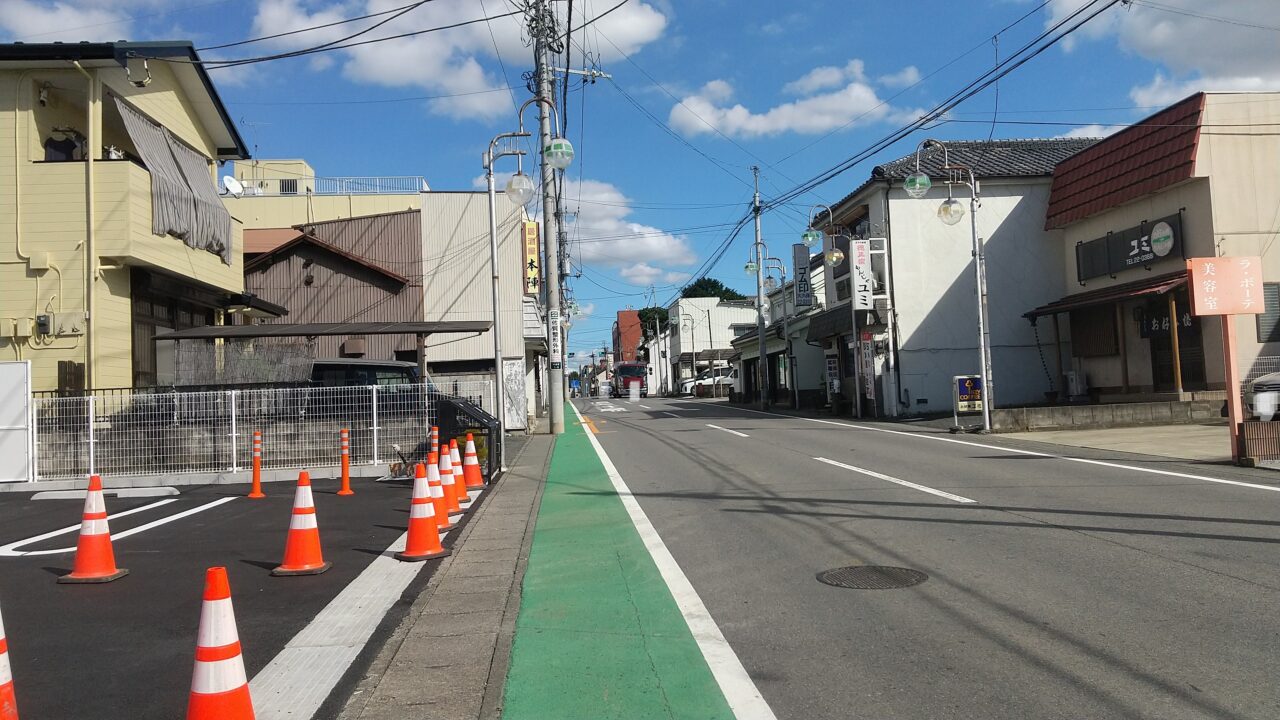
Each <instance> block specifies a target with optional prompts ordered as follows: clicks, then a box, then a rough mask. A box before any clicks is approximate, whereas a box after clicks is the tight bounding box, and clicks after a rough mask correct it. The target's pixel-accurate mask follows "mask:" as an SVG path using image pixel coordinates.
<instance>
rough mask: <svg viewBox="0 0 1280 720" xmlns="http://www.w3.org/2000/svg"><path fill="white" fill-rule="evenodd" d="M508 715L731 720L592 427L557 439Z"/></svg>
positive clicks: (531, 719) (566, 719)
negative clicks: (603, 460)
mask: <svg viewBox="0 0 1280 720" xmlns="http://www.w3.org/2000/svg"><path fill="white" fill-rule="evenodd" d="M566 415H567V416H568V417H569V418H572V417H573V415H572V410H569V411H568V412H567V413H566ZM502 716H503V718H504V720H553V719H554V720H605V719H611V718H637V719H644V720H651V719H653V718H681V719H683V718H700V719H701V718H705V719H707V720H720V719H722V718H723V719H725V720H730V719H731V718H733V717H734V716H733V713H732V712H731V711H730V709H729V705H728V704H727V703H726V701H725V699H724V696H723V694H722V693H721V691H720V687H719V685H717V683H716V681H715V678H714V677H713V676H712V674H711V670H710V669H709V668H708V667H707V663H706V661H705V660H704V659H703V656H702V653H701V652H700V651H699V649H698V645H697V644H696V642H695V641H694V639H693V635H692V634H691V633H690V632H689V627H688V625H687V624H686V623H685V620H684V617H683V616H682V615H681V613H680V609H679V608H678V607H677V606H676V603H675V600H674V599H672V596H671V593H670V591H668V589H667V586H666V584H665V583H664V582H663V580H662V576H661V575H660V574H659V572H658V568H657V566H656V565H655V564H654V562H653V559H652V557H651V556H650V555H649V552H648V550H646V549H645V546H644V544H643V542H642V541H641V539H640V535H639V533H637V532H636V529H635V526H634V525H633V524H632V522H631V518H630V516H629V515H628V514H627V511H626V509H625V508H624V507H623V505H622V500H621V499H620V498H619V497H618V494H617V492H616V491H615V489H614V487H613V484H612V482H610V480H609V476H608V474H607V473H606V472H605V469H604V466H603V465H602V464H601V463H600V459H599V458H598V457H597V456H596V453H595V450H594V449H593V448H592V446H591V442H590V440H589V439H588V438H587V434H586V429H585V428H583V426H582V425H581V423H577V422H573V421H572V420H571V421H570V422H569V423H566V429H565V433H564V435H562V436H560V437H559V438H558V439H557V440H556V446H555V450H554V452H553V453H552V456H551V467H550V471H549V473H548V476H547V482H546V487H545V489H544V490H543V495H542V505H541V507H540V508H539V510H538V518H537V524H536V525H535V527H534V533H533V545H532V548H531V549H530V552H529V562H528V566H527V568H526V570H525V576H524V585H523V594H522V596H521V602H520V614H519V616H518V618H517V620H516V634H515V641H514V643H513V646H512V653H511V664H510V667H509V670H508V672H507V681H506V687H505V690H504V703H503V712H502Z"/></svg>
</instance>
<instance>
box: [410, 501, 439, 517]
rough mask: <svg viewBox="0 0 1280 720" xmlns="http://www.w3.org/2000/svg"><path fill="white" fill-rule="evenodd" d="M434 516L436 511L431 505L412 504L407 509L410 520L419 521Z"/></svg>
mask: <svg viewBox="0 0 1280 720" xmlns="http://www.w3.org/2000/svg"><path fill="white" fill-rule="evenodd" d="M435 516H436V509H435V508H434V507H432V506H431V503H421V504H414V505H412V506H411V507H410V508H409V519H410V520H421V519H422V518H433V517H435Z"/></svg>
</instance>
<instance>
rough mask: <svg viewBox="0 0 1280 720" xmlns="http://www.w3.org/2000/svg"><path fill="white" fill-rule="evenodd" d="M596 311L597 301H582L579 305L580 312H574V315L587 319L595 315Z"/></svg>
mask: <svg viewBox="0 0 1280 720" xmlns="http://www.w3.org/2000/svg"><path fill="white" fill-rule="evenodd" d="M595 312H596V304H595V303H582V304H581V305H579V306H578V312H576V313H574V314H573V317H574V319H576V320H586V319H587V318H589V317H591V316H592V315H594V314H595Z"/></svg>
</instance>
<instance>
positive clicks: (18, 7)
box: [0, 0, 166, 42]
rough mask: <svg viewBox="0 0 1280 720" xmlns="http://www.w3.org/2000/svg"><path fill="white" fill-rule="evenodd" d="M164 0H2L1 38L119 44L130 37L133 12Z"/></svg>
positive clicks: (0, 8) (151, 6) (149, 7)
mask: <svg viewBox="0 0 1280 720" xmlns="http://www.w3.org/2000/svg"><path fill="white" fill-rule="evenodd" d="M165 4H166V3H165V2H163V1H162V0H132V1H130V0H75V2H71V1H69V0H68V1H65V2H63V1H58V2H48V1H47V0H0V37H7V38H10V39H15V40H23V41H26V42H54V41H55V40H62V41H77V42H78V41H80V40H117V39H119V38H122V37H128V36H129V34H130V27H131V22H130V16H131V14H133V11H138V10H150V11H154V10H155V9H156V8H159V7H162V6H164V5H165Z"/></svg>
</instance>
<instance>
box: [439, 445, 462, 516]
mask: <svg viewBox="0 0 1280 720" xmlns="http://www.w3.org/2000/svg"><path fill="white" fill-rule="evenodd" d="M440 485H441V486H442V487H443V489H444V501H445V504H446V505H448V507H449V514H450V515H457V514H458V513H460V512H462V506H461V505H459V504H458V490H457V488H456V487H455V485H454V481H453V461H452V460H451V459H450V458H449V446H448V445H445V446H444V447H442V448H440Z"/></svg>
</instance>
